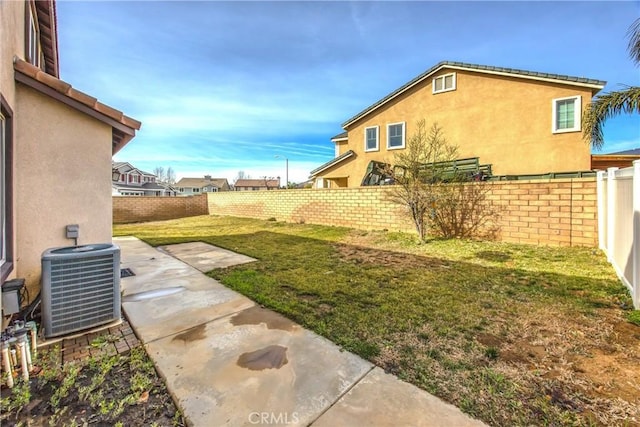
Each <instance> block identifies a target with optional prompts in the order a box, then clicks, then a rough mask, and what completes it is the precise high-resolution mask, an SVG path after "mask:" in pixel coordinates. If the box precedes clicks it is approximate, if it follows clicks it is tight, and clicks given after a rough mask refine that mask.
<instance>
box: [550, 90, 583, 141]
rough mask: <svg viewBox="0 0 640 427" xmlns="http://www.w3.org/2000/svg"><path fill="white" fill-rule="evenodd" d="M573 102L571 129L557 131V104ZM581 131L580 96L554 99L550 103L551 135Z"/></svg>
mask: <svg viewBox="0 0 640 427" xmlns="http://www.w3.org/2000/svg"><path fill="white" fill-rule="evenodd" d="M568 100H574V101H575V103H574V108H573V127H571V128H566V129H558V118H557V113H558V102H561V101H568ZM580 131H582V96H580V95H575V96H567V97H564V98H555V99H554V100H553V101H551V132H552V133H567V132H580Z"/></svg>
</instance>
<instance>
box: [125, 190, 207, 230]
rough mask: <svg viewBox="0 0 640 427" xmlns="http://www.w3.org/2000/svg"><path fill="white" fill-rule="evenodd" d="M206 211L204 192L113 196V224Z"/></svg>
mask: <svg viewBox="0 0 640 427" xmlns="http://www.w3.org/2000/svg"><path fill="white" fill-rule="evenodd" d="M208 213H209V209H208V207H207V195H206V194H200V195H198V196H186V197H152V196H114V197H113V223H114V224H126V223H129V222H144V221H161V220H165V219H175V218H183V217H187V216H196V215H207V214H208Z"/></svg>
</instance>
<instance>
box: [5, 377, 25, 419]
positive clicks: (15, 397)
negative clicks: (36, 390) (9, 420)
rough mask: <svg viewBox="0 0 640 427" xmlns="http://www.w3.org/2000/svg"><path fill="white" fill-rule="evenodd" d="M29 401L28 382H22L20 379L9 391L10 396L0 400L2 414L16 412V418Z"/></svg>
mask: <svg viewBox="0 0 640 427" xmlns="http://www.w3.org/2000/svg"><path fill="white" fill-rule="evenodd" d="M30 400H31V387H30V386H29V381H24V380H23V379H22V378H20V379H18V381H17V382H16V384H15V385H14V386H13V388H12V389H11V394H10V395H9V396H7V397H3V398H1V399H0V408H2V412H13V411H16V418H17V417H18V414H19V413H20V411H21V410H22V409H23V408H24V407H25V406H27V404H28V403H29V401H30Z"/></svg>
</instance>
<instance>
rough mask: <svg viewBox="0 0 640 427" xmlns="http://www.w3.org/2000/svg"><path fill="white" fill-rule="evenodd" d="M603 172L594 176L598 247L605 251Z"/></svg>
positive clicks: (605, 215)
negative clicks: (596, 199) (596, 201)
mask: <svg viewBox="0 0 640 427" xmlns="http://www.w3.org/2000/svg"><path fill="white" fill-rule="evenodd" d="M604 174H605V172H604V171H598V172H597V174H596V194H597V198H598V247H599V248H600V249H602V250H603V251H605V252H606V250H607V240H606V239H607V233H606V231H607V229H606V226H607V211H606V209H607V200H606V199H605V191H604V189H605V187H604V185H605V184H604Z"/></svg>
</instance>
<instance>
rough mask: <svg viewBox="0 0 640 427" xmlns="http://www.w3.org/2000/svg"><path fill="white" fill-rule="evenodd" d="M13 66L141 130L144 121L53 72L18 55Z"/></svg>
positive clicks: (14, 58)
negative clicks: (45, 70)
mask: <svg viewBox="0 0 640 427" xmlns="http://www.w3.org/2000/svg"><path fill="white" fill-rule="evenodd" d="M13 68H14V70H15V71H16V72H18V73H20V74H23V75H24V76H27V77H29V78H31V79H33V80H35V81H37V82H39V83H42V84H43V85H45V86H47V87H48V88H50V89H52V90H55V91H56V92H58V93H60V94H62V95H64V96H66V97H67V98H69V99H73V100H74V101H76V102H79V103H80V104H82V105H85V106H87V107H89V108H91V109H92V110H94V111H96V112H98V113H100V114H102V115H104V116H106V117H108V118H110V119H112V120H115V121H116V122H118V123H120V124H122V125H124V126H126V127H129V128H131V129H133V130H139V129H140V127H141V126H142V123H141V122H140V121H138V120H135V119H133V118H131V117H128V116H126V115H125V114H124V113H123V112H122V111H120V110H117V109H115V108H113V107H110V106H108V105H107V104H104V103H102V102H100V101H98V99H97V98H95V97H93V96H91V95H88V94H86V93H84V92H82V91H79V90H77V89H75V88H74V87H73V86H71V84H69V83H67V82H65V81H64V80H61V79H59V78H57V77H55V76H53V75H51V74H47V73H45V72H44V71H42V70H41V69H40V68H38V67H36V66H35V65H33V64H30V63H28V62H27V61H24V60H23V59H20V58H19V57H17V56H14V57H13Z"/></svg>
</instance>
